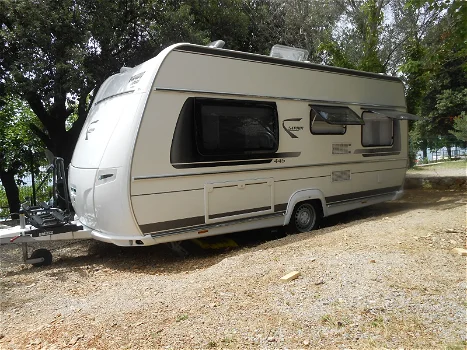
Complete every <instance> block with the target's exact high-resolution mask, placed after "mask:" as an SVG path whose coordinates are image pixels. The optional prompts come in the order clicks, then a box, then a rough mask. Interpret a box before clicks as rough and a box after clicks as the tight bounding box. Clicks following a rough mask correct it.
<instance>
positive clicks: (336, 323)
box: [320, 314, 348, 328]
mask: <svg viewBox="0 0 467 350" xmlns="http://www.w3.org/2000/svg"><path fill="white" fill-rule="evenodd" d="M320 323H321V324H322V325H323V326H327V327H333V328H342V327H344V326H345V325H347V324H348V321H347V320H344V319H338V318H336V317H333V316H331V315H329V314H326V315H323V316H321V318H320Z"/></svg>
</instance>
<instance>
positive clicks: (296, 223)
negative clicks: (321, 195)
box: [288, 202, 321, 233]
mask: <svg viewBox="0 0 467 350" xmlns="http://www.w3.org/2000/svg"><path fill="white" fill-rule="evenodd" d="M320 219H321V210H319V208H318V205H317V204H316V203H314V202H302V203H298V204H297V205H295V208H294V211H293V213H292V216H291V217H290V222H289V230H288V231H289V232H292V233H302V232H309V231H311V230H314V229H315V228H317V227H318V225H319V221H320Z"/></svg>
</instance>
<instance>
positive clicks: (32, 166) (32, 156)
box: [31, 151, 37, 205]
mask: <svg viewBox="0 0 467 350" xmlns="http://www.w3.org/2000/svg"><path fill="white" fill-rule="evenodd" d="M31 180H32V203H31V204H32V205H37V201H36V182H35V179H34V154H33V153H32V151H31Z"/></svg>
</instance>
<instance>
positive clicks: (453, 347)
mask: <svg viewBox="0 0 467 350" xmlns="http://www.w3.org/2000/svg"><path fill="white" fill-rule="evenodd" d="M465 349H467V341H465V340H462V341H460V342H458V343H455V344H448V345H446V350H465Z"/></svg>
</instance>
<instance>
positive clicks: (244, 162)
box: [172, 152, 302, 169]
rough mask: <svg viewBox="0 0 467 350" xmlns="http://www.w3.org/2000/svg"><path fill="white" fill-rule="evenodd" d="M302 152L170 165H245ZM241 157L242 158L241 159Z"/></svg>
mask: <svg viewBox="0 0 467 350" xmlns="http://www.w3.org/2000/svg"><path fill="white" fill-rule="evenodd" d="M300 154H302V152H280V153H274V154H273V155H271V156H267V157H264V156H260V155H258V156H259V158H256V159H255V158H253V157H254V155H245V156H239V157H238V158H237V159H233V160H222V161H212V162H192V163H172V166H173V167H174V168H176V169H190V168H209V167H218V166H235V165H247V164H267V163H271V162H272V160H273V159H276V158H296V157H299V156H300ZM242 157H243V159H242Z"/></svg>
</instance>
